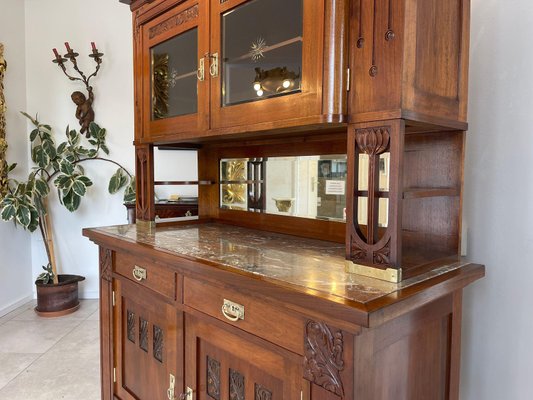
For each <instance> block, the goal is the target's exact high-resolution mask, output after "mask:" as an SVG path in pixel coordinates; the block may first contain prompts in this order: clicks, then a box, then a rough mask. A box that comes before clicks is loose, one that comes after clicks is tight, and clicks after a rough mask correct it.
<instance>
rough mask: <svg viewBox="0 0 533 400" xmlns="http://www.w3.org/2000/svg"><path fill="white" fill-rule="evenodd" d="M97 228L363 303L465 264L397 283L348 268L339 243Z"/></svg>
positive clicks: (229, 230) (234, 232) (194, 229)
mask: <svg viewBox="0 0 533 400" xmlns="http://www.w3.org/2000/svg"><path fill="white" fill-rule="evenodd" d="M94 231H96V232H101V233H104V234H106V235H110V236H114V237H117V238H122V239H128V240H131V241H135V242H138V243H143V244H146V245H149V246H152V247H154V248H156V249H160V250H163V251H166V252H170V253H174V254H178V255H185V256H188V257H189V258H193V259H196V260H198V261H202V260H206V261H211V262H215V263H219V264H222V265H224V266H226V267H229V268H235V269H237V270H240V271H244V272H246V273H249V274H252V275H259V276H262V277H264V278H266V279H267V280H269V281H272V282H276V281H280V282H284V283H286V284H289V285H291V286H295V287H299V288H300V289H312V290H316V291H319V292H324V293H327V294H329V295H333V296H338V297H341V298H343V299H347V300H352V301H356V302H360V303H366V302H369V301H372V300H375V299H377V298H379V297H382V296H386V295H389V294H391V293H394V292H396V291H398V290H400V289H403V288H406V287H408V286H411V285H414V284H417V283H420V282H422V281H424V280H427V279H429V278H432V277H434V276H437V275H441V274H444V273H446V272H449V271H451V270H454V269H457V268H460V267H461V266H463V265H464V263H455V264H451V265H448V266H444V267H441V268H438V269H435V270H433V271H431V272H429V273H426V274H423V275H420V276H417V277H415V278H411V279H408V280H405V281H403V282H401V283H399V284H395V283H389V282H384V281H380V280H377V279H372V278H367V277H364V276H359V275H354V274H348V273H346V272H344V251H345V247H344V245H343V244H338V243H331V242H325V241H319V240H312V239H304V238H298V237H295V236H289V235H282V234H277V233H270V232H264V231H259V230H252V229H246V228H240V227H235V226H231V225H224V224H216V223H205V224H191V225H182V226H172V227H157V228H156V229H154V230H152V231H151V232H148V231H146V230H143V229H140V228H138V227H137V226H136V225H119V226H111V227H104V228H96V229H94Z"/></svg>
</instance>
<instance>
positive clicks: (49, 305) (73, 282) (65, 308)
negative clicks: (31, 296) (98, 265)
mask: <svg viewBox="0 0 533 400" xmlns="http://www.w3.org/2000/svg"><path fill="white" fill-rule="evenodd" d="M58 279H59V283H58V284H55V285H54V284H51V285H50V284H48V285H45V284H43V283H42V282H41V281H36V282H35V286H37V307H35V312H36V313H37V314H39V315H40V316H42V317H59V316H61V315H67V314H70V313H73V312H74V311H76V310H77V309H78V308H80V302H79V300H78V282H81V281H83V280H85V277H83V276H79V275H58Z"/></svg>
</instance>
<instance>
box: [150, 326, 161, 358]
mask: <svg viewBox="0 0 533 400" xmlns="http://www.w3.org/2000/svg"><path fill="white" fill-rule="evenodd" d="M153 340H154V358H155V359H156V360H157V361H159V362H163V342H164V341H163V329H161V328H160V327H158V326H156V325H154V339H153Z"/></svg>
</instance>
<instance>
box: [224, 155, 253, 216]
mask: <svg viewBox="0 0 533 400" xmlns="http://www.w3.org/2000/svg"><path fill="white" fill-rule="evenodd" d="M246 161H247V160H243V159H236V160H221V161H220V181H221V183H222V184H221V185H220V206H221V207H222V208H229V209H232V210H246V209H247V208H248V195H247V192H246V190H247V184H246V176H247V173H248V172H247V162H246ZM241 182H242V183H241Z"/></svg>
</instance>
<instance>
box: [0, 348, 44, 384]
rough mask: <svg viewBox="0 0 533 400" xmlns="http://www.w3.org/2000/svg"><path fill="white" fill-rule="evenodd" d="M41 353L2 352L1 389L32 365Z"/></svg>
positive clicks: (0, 365)
mask: <svg viewBox="0 0 533 400" xmlns="http://www.w3.org/2000/svg"><path fill="white" fill-rule="evenodd" d="M39 356H40V354H17V353H6V354H0V389H1V388H3V387H4V386H5V385H6V384H7V383H8V382H9V381H10V380H11V379H13V378H15V377H16V376H17V375H18V374H20V373H21V372H22V371H24V370H25V369H26V368H27V367H29V366H30V364H31V363H32V362H34V361H35V360H36V359H37V358H39Z"/></svg>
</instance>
